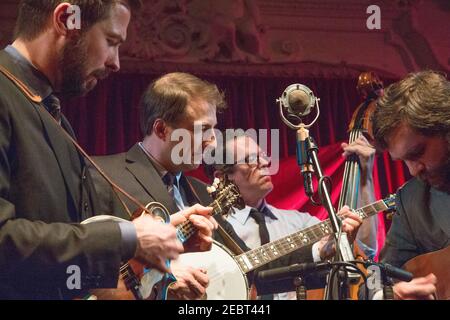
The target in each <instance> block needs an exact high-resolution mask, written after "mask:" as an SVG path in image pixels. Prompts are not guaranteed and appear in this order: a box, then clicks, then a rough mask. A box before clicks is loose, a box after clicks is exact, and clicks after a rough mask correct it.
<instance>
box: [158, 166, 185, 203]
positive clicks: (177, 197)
mask: <svg viewBox="0 0 450 320" xmlns="http://www.w3.org/2000/svg"><path fill="white" fill-rule="evenodd" d="M175 178H176V177H175V176H174V175H173V174H171V173H170V172H167V173H166V174H165V175H164V177H163V178H162V180H163V182H164V184H165V185H166V187H167V191H168V192H169V194H170V196H171V197H172V199H173V200H174V201H175V204H176V205H177V207H178V209H180V210H183V209H184V208H185V206H184V201H183V197H182V195H181V193H180V190H179V189H178V187H177V188H176V189H175V187H174V183H175Z"/></svg>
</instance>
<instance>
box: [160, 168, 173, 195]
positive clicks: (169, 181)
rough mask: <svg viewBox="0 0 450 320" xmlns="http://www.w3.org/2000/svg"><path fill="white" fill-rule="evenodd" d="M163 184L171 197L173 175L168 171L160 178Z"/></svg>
mask: <svg viewBox="0 0 450 320" xmlns="http://www.w3.org/2000/svg"><path fill="white" fill-rule="evenodd" d="M162 180H163V182H164V184H165V185H166V187H167V191H168V192H169V194H170V195H171V197H172V198H173V182H174V180H175V176H174V175H173V174H171V173H170V172H167V173H166V174H165V175H164V177H163V178H162Z"/></svg>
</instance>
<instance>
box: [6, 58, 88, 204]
mask: <svg viewBox="0 0 450 320" xmlns="http://www.w3.org/2000/svg"><path fill="white" fill-rule="evenodd" d="M0 63H1V64H2V65H3V66H4V67H5V68H6V69H7V70H8V71H9V72H10V73H11V74H13V75H14V76H15V77H17V78H18V79H19V80H20V81H22V79H21V75H22V71H21V69H20V68H19V67H17V66H16V65H15V64H14V62H13V61H12V60H11V58H10V56H9V55H8V54H7V53H6V52H5V51H4V50H2V51H0ZM22 85H23V86H24V87H23V88H22V87H21V88H19V89H21V90H22V91H23V92H24V94H25V96H27V98H28V99H30V105H31V106H33V108H34V109H35V111H36V112H37V114H38V116H39V117H40V119H41V122H42V126H43V129H44V131H45V132H44V134H45V136H46V140H47V141H48V143H49V146H50V147H51V148H52V150H53V153H54V154H55V158H56V160H57V162H58V165H59V168H60V170H61V174H62V176H63V178H64V180H65V183H66V187H67V188H68V190H69V193H70V197H71V199H72V201H73V204H74V207H75V208H76V210H77V211H78V210H79V206H78V205H77V204H78V203H79V201H78V199H79V197H77V192H76V186H75V185H74V181H73V177H72V173H73V172H74V170H76V171H75V172H81V167H80V163H79V161H78V160H77V159H79V158H78V152H77V151H76V150H75V147H74V146H73V144H72V143H71V142H70V141H68V140H67V139H66V138H65V137H64V134H63V132H62V131H61V130H63V129H62V128H61V126H59V125H58V124H57V123H56V122H55V121H54V120H53V118H52V116H51V115H50V114H49V113H48V112H47V110H45V107H44V106H43V105H42V104H40V103H38V102H37V101H34V100H33V101H32V99H31V98H30V96H33V95H34V94H35V93H34V88H29V87H28V85H27V84H26V83H25V82H22ZM24 90H25V91H24ZM40 98H42V97H40ZM39 100H41V99H39Z"/></svg>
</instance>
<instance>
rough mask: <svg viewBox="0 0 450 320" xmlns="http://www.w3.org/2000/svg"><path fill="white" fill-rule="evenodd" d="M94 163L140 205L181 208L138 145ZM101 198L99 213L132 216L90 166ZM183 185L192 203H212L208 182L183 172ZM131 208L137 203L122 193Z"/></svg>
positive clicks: (228, 227)
mask: <svg viewBox="0 0 450 320" xmlns="http://www.w3.org/2000/svg"><path fill="white" fill-rule="evenodd" d="M94 160H95V162H96V163H97V164H98V165H99V166H100V167H101V168H102V169H103V170H104V171H105V172H106V173H107V174H108V175H109V176H110V177H111V178H112V180H113V181H114V182H115V183H116V184H118V185H119V186H120V187H121V188H123V189H124V190H125V191H126V192H128V193H129V194H131V195H132V196H133V197H135V198H136V199H137V200H138V201H139V202H140V203H141V204H144V205H146V204H147V203H149V202H153V201H156V202H160V203H161V204H163V205H164V206H165V207H166V208H167V209H168V210H169V213H170V214H173V213H175V212H177V211H179V209H178V208H177V206H176V204H175V201H174V200H173V199H172V197H171V196H170V194H169V193H168V192H167V188H166V186H165V184H164V182H163V181H162V179H161V177H160V175H159V173H158V171H157V170H156V168H155V167H154V165H153V164H152V162H151V161H150V160H149V159H148V157H147V155H146V154H145V153H144V152H143V151H142V150H141V149H140V147H139V146H138V145H137V144H136V145H134V146H133V147H132V148H131V149H130V150H128V152H125V153H120V154H116V155H110V156H101V157H94ZM89 171H90V172H91V175H92V177H93V179H94V184H95V187H96V190H97V193H98V195H99V199H100V208H101V209H100V212H101V213H103V214H113V215H115V216H118V217H121V218H124V219H129V218H130V216H129V215H128V213H127V211H126V210H125V208H124V207H123V206H122V204H121V202H120V200H119V198H118V195H117V194H116V193H115V192H114V191H113V190H112V188H111V187H110V186H109V184H108V183H107V182H106V180H105V179H103V177H102V176H101V175H100V174H99V173H98V172H97V170H95V169H94V168H93V167H90V168H89ZM180 185H181V187H182V188H183V190H184V191H185V194H186V197H187V201H188V204H189V205H194V204H196V203H200V204H202V205H205V206H206V205H209V204H211V203H212V199H211V197H210V196H209V194H208V192H207V191H206V184H204V183H203V182H201V181H200V180H197V179H195V178H192V177H186V176H184V175H182V177H181V180H180ZM119 196H120V198H121V199H122V200H123V201H124V202H125V204H126V205H127V207H128V208H129V210H130V211H131V212H132V213H133V212H134V211H135V210H136V209H137V206H136V205H135V204H134V203H132V202H131V201H130V200H128V199H127V198H126V197H124V196H123V195H119ZM215 218H216V220H217V222H218V223H219V224H220V225H221V226H222V227H223V228H224V229H225V230H226V231H227V233H228V234H230V236H231V237H232V238H233V240H234V241H235V242H236V243H237V244H238V245H239V247H241V248H242V249H243V250H246V249H247V248H246V246H245V244H244V242H243V241H242V240H241V239H240V238H239V237H238V236H237V235H236V234H235V232H234V230H233V228H232V227H231V225H230V224H229V223H228V222H227V221H226V220H225V219H223V218H221V217H220V216H216V217H215ZM214 238H215V240H217V241H219V242H220V243H224V240H223V238H222V237H221V235H220V234H219V233H218V232H215V233H214Z"/></svg>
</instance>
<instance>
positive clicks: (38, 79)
mask: <svg viewBox="0 0 450 320" xmlns="http://www.w3.org/2000/svg"><path fill="white" fill-rule="evenodd" d="M5 52H6V53H8V54H9V55H10V56H11V58H12V60H13V62H14V64H15V65H16V66H17V67H18V68H19V69H20V70H21V71H22V75H21V80H22V81H23V82H24V83H25V84H26V85H27V86H28V87H29V88H31V89H32V90H33V92H34V93H35V94H37V95H39V96H41V98H42V99H43V100H44V99H45V98H47V97H48V96H49V95H50V94H51V93H52V92H53V88H52V86H51V84H50V81H49V80H48V79H47V77H46V76H45V75H44V74H43V73H42V72H41V71H39V70H38V69H37V68H36V67H35V66H33V65H32V64H31V62H30V61H28V60H27V59H26V58H25V57H24V56H23V55H22V54H21V53H20V52H19V51H18V50H17V49H16V48H14V47H13V46H11V45H8V46H7V47H6V48H5Z"/></svg>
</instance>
